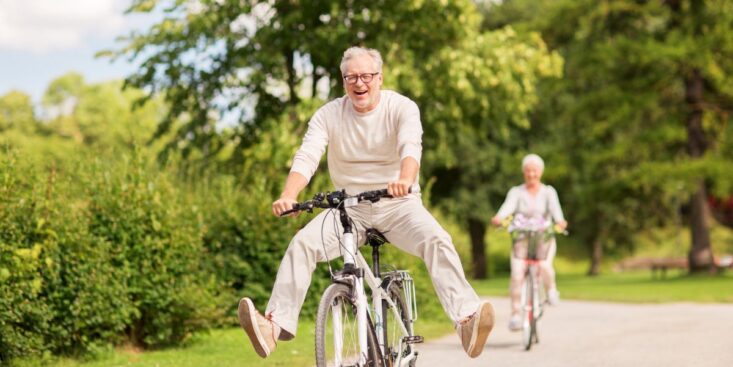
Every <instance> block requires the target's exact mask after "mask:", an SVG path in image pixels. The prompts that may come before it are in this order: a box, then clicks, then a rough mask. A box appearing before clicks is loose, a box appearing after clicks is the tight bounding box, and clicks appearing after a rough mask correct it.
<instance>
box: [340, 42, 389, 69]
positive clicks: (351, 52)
mask: <svg viewBox="0 0 733 367" xmlns="http://www.w3.org/2000/svg"><path fill="white" fill-rule="evenodd" d="M363 55H369V56H370V57H371V58H372V60H374V64H375V65H376V66H377V70H376V71H377V72H382V55H380V54H379V51H377V50H375V49H373V48H366V47H359V46H353V47H349V48H348V49H347V50H346V51H344V57H342V58H341V75H344V74H346V63H347V62H349V60H351V59H353V58H355V57H358V56H363Z"/></svg>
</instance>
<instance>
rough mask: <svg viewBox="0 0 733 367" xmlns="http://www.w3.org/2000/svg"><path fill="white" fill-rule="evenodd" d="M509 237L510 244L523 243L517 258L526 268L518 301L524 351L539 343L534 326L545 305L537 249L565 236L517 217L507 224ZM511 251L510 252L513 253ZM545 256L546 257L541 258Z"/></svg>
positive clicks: (543, 224) (537, 221)
mask: <svg viewBox="0 0 733 367" xmlns="http://www.w3.org/2000/svg"><path fill="white" fill-rule="evenodd" d="M507 230H508V232H509V233H511V234H512V239H513V242H514V243H515V244H514V246H516V242H517V241H518V240H520V239H526V240H527V253H526V256H520V258H522V260H523V261H524V263H525V264H526V265H527V267H526V270H525V272H524V284H523V285H522V296H521V298H520V300H521V303H520V304H521V305H522V308H521V318H522V342H523V344H524V349H525V350H530V348H531V347H532V343H535V344H538V343H539V342H540V339H539V335H538V333H537V322H538V321H539V320H540V318H542V315H543V314H544V305H545V304H547V303H549V302H548V300H547V294H546V292H545V287H544V286H542V284H541V280H540V274H539V273H540V271H539V263H540V261H542V260H543V259H544V258H541V256H540V255H542V254H540V252H539V251H538V250H539V245H540V244H542V243H544V242H545V241H547V239H548V238H550V237H553V236H554V235H555V233H562V234H567V232H565V231H560V230H558V229H557V228H555V227H553V226H551V225H550V223H549V222H548V221H546V220H544V218H543V219H537V218H526V217H524V216H522V215H521V214H518V215H517V216H515V217H514V218H512V219H511V220H510V224H509V225H508V228H507ZM514 250H515V249H513V251H514ZM545 255H546V254H545Z"/></svg>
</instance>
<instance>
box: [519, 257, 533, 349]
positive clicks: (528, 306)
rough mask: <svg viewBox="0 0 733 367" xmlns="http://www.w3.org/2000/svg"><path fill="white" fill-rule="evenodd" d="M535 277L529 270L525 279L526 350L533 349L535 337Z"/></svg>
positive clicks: (523, 318) (523, 333)
mask: <svg viewBox="0 0 733 367" xmlns="http://www.w3.org/2000/svg"><path fill="white" fill-rule="evenodd" d="M534 284H535V282H534V275H533V274H532V272H531V271H530V270H529V269H528V270H527V274H526V276H525V278H524V289H523V290H522V342H523V343H524V350H529V349H530V348H532V341H533V339H534V335H535V326H536V319H535V317H534V316H535V309H534V305H535V303H536V299H535V292H534Z"/></svg>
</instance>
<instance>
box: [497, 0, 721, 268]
mask: <svg viewBox="0 0 733 367" xmlns="http://www.w3.org/2000/svg"><path fill="white" fill-rule="evenodd" d="M541 4H542V5H541V8H540V10H539V11H538V9H537V8H536V7H535V6H536V5H537V4H536V3H533V2H528V1H518V0H513V1H507V2H505V3H504V4H503V5H502V6H499V7H496V8H490V9H489V13H488V16H487V25H488V26H489V27H491V26H492V16H493V21H495V22H496V23H495V24H493V26H503V25H504V24H506V23H512V24H514V25H515V26H516V27H517V28H518V29H522V30H538V31H540V32H541V33H542V35H543V38H544V39H545V40H546V41H547V42H548V44H549V45H550V47H552V48H555V49H557V50H558V51H559V52H561V53H562V54H563V56H564V57H565V59H566V67H565V75H566V78H565V79H564V80H562V81H558V82H556V83H552V84H553V85H548V86H546V87H547V88H548V91H550V92H551V93H550V95H551V96H553V97H552V98H549V99H548V100H546V103H543V105H542V108H541V109H540V112H539V113H538V115H537V116H536V118H537V119H551V118H554V119H555V120H556V121H557V122H556V123H554V124H552V126H553V128H554V129H556V131H557V132H558V134H555V136H556V138H555V139H549V142H548V145H546V148H545V149H547V150H548V151H555V152H558V154H557V155H558V156H561V155H564V156H565V157H567V158H568V159H566V161H567V162H568V163H570V162H572V166H570V167H568V170H567V175H565V176H564V182H565V185H567V187H568V188H569V192H570V193H571V195H566V197H568V198H569V201H570V204H571V210H570V214H571V217H572V220H571V221H572V222H574V224H575V226H574V228H576V233H577V232H580V235H581V237H583V238H584V242H586V243H590V244H593V255H594V256H593V259H594V262H593V266H592V268H591V269H590V272H591V273H597V271H598V267H597V266H598V264H599V262H600V256H601V254H602V246H603V245H604V243H605V244H606V246H609V245H611V244H614V243H616V244H622V243H628V242H629V238H628V235H629V234H630V233H632V232H634V231H636V230H638V229H640V228H643V227H646V226H648V225H653V224H655V223H660V222H664V221H665V218H667V217H671V216H670V215H669V213H670V212H671V211H672V210H674V209H675V208H674V207H673V205H671V204H672V203H673V202H674V200H676V199H678V198H677V197H678V196H679V195H680V193H682V194H684V195H689V196H688V197H689V200H690V202H689V205H688V207H689V219H690V225H691V229H692V233H693V241H692V242H693V245H692V248H691V251H690V256H689V258H690V265H691V270H692V271H697V270H701V269H708V268H709V267H710V266H711V265H712V252H711V249H710V243H709V235H708V229H707V224H706V223H707V216H708V214H706V213H707V212H708V211H709V209H708V208H707V203H706V196H707V194H706V191H707V190H708V188H709V187H715V189H716V190H717V191H718V192H729V191H727V190H730V180H729V179H726V175H725V174H724V173H723V172H725V171H726V168H725V167H728V168H727V169H730V160H729V158H730V155H729V152H727V153H726V150H725V148H724V144H722V143H724V141H725V139H726V138H725V134H722V132H723V131H724V130H723V129H724V127H725V126H726V124H727V121H728V120H729V117H728V116H729V114H730V112H729V111H730V106H731V104H730V98H731V93H730V87H729V86H728V84H729V83H725V82H724V80H726V77H725V75H728V74H729V71H730V69H731V67H733V63H731V61H730V60H731V57H730V56H731V53H730V50H731V46H733V43H732V42H731V39H730V35H729V32H728V31H727V29H728V28H729V25H730V24H731V20H732V19H733V18H731V14H732V13H731V9H732V8H731V4H729V3H726V2H721V1H666V2H665V1H650V2H636V1H605V2H595V1H559V2H542V3H541ZM539 14H541V16H538V15H539ZM494 15H495V16H494ZM712 45H716V47H715V48H714V47H713V46H712ZM538 130H539V133H543V132H546V131H544V130H542V129H538ZM570 168H572V169H570Z"/></svg>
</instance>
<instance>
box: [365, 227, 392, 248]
mask: <svg viewBox="0 0 733 367" xmlns="http://www.w3.org/2000/svg"><path fill="white" fill-rule="evenodd" d="M366 238H367V245H369V246H372V247H379V246H382V245H384V244H385V243H388V242H389V240H387V237H384V234H382V232H379V231H378V230H376V229H374V228H367V230H366Z"/></svg>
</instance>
